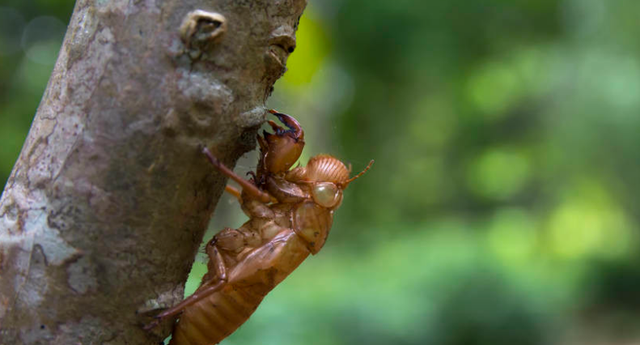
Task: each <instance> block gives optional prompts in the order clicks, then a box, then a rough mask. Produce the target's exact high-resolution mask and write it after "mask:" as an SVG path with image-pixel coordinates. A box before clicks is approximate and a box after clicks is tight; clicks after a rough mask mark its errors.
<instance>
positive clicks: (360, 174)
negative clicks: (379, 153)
mask: <svg viewBox="0 0 640 345" xmlns="http://www.w3.org/2000/svg"><path fill="white" fill-rule="evenodd" d="M373 162H374V161H373V159H372V160H371V161H370V162H369V164H368V165H367V167H366V168H364V170H362V171H361V172H360V173H359V174H358V175H356V176H354V177H352V178H350V179H348V180H346V181H343V182H340V186H343V188H344V187H346V186H347V185H348V184H349V183H351V182H353V181H355V180H357V179H358V178H359V177H360V176H362V175H364V173H366V172H367V171H368V170H369V169H371V166H372V165H373Z"/></svg>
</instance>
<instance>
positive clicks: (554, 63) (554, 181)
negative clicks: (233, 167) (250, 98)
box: [0, 0, 640, 345]
mask: <svg viewBox="0 0 640 345" xmlns="http://www.w3.org/2000/svg"><path fill="white" fill-rule="evenodd" d="M72 7H73V2H72V1H71V0H3V3H2V4H1V5H0V29H1V30H0V80H1V84H0V138H1V139H0V142H1V145H0V182H2V183H4V181H6V179H7V177H8V175H9V173H10V170H11V168H12V166H13V163H14V162H15V159H16V158H17V156H18V153H19V151H20V148H21V146H22V142H23V140H24V138H25V136H26V133H27V131H28V129H29V125H30V123H31V120H32V116H33V114H34V113H35V111H36V108H37V106H38V103H39V101H40V98H41V96H42V93H43V91H44V88H45V86H46V84H47V81H48V78H49V74H50V72H51V69H52V68H53V64H54V61H55V58H56V56H57V51H58V49H59V45H60V43H61V41H62V37H63V35H64V30H65V26H66V23H68V20H69V16H70V14H71V11H72ZM638 13H640V2H637V1H630V0H628V1H625V0H512V1H505V0H464V1H463V0H429V1H426V0H423V1H419V0H414V1H403V0H395V1H389V0H343V1H340V0H311V4H310V5H309V7H308V9H307V11H306V12H305V15H304V17H303V19H302V22H301V25H300V31H299V33H298V48H297V50H296V52H295V53H294V54H293V56H292V57H291V58H290V60H289V72H287V74H286V76H285V77H284V78H283V79H282V80H280V81H278V83H277V84H276V93H275V94H274V96H273V97H272V99H271V100H270V104H269V106H271V107H274V108H276V109H279V110H281V111H283V112H287V113H290V114H293V115H295V116H296V117H297V118H298V119H299V120H300V122H301V123H302V125H303V126H304V128H305V129H306V136H307V139H308V141H307V143H308V144H307V148H306V151H305V156H304V161H306V159H307V158H308V157H309V156H310V155H314V154H317V153H322V152H330V153H333V154H335V155H337V156H338V157H340V158H341V159H343V160H344V161H347V162H351V163H352V164H353V166H354V170H356V171H358V170H360V169H362V168H363V167H364V166H365V165H366V163H367V162H368V161H369V160H370V159H375V160H376V164H375V165H374V167H373V169H372V170H371V171H370V172H369V173H368V174H367V175H365V176H364V177H363V178H362V179H360V180H358V181H357V182H356V183H353V184H352V185H351V186H350V187H349V189H348V190H347V192H346V196H345V201H344V203H343V206H342V208H341V209H340V210H339V211H338V212H337V214H336V218H335V222H334V226H333V231H332V234H331V236H330V239H329V241H328V243H327V245H326V246H325V248H324V249H323V251H322V252H321V253H320V254H319V255H318V256H316V257H313V258H310V259H309V260H308V261H307V262H305V263H304V264H303V265H302V266H301V267H300V268H299V269H298V270H297V271H296V272H294V274H293V275H292V276H291V277H290V278H289V279H287V280H286V281H285V282H284V283H283V284H281V285H280V286H279V287H277V288H276V289H275V290H274V291H273V292H272V293H271V294H270V295H269V296H268V297H267V298H266V300H265V302H264V303H263V304H262V306H261V307H260V308H259V309H258V311H257V312H256V314H255V315H254V316H253V317H252V318H251V319H250V321H249V322H247V323H246V324H245V325H244V326H243V327H242V328H241V329H240V330H239V331H238V332H236V333H235V334H233V335H232V336H231V337H229V338H228V339H227V340H225V341H224V342H223V344H227V345H231V344H266V345H270V344H274V345H275V344H278V345H285V344H312V345H324V344H326V345H340V344H345V345H347V344H381V345H383V344H384V345H388V344H438V345H439V344H442V345H466V344H487V345H489V344H525V345H526V344H563V345H565V344H566V345H573V344H576V345H578V344H581V345H582V344H585V345H591V344H593V345H596V344H598V345H600V344H602V345H604V344H608V345H618V344H619V345H629V344H640V324H639V323H638V322H639V321H640V312H639V308H640V267H639V266H638V265H637V264H636V263H637V262H639V261H638V257H639V253H640V252H639V250H638V245H639V236H638V222H639V221H640V204H639V203H638V201H637V197H636V196H637V194H638V192H640V180H639V179H638V176H640V174H639V173H640V149H639V148H640V136H639V135H638V133H639V130H640V116H639V115H640V39H639V37H640V20H639V19H638V18H639V17H638ZM255 162H256V156H255V153H254V154H253V155H252V154H249V155H247V157H246V158H244V159H243V160H242V161H241V162H240V164H239V167H238V168H237V170H238V171H240V172H243V171H247V170H250V169H252V168H253V167H254V166H255ZM238 212H239V208H238V207H237V204H235V203H234V202H233V200H231V199H230V198H225V199H223V200H222V201H221V202H220V207H219V209H218V210H217V211H216V217H215V219H214V221H213V223H214V224H213V225H212V233H213V232H214V231H215V230H217V229H221V228H222V227H224V226H232V227H238V226H239V225H241V224H242V222H243V221H244V218H243V216H242V215H241V214H239V213H238ZM207 236H210V235H207ZM203 273H204V256H202V258H200V259H199V260H197V262H196V265H195V266H194V278H192V279H190V280H189V282H188V284H187V290H188V291H193V290H194V289H195V287H196V285H197V283H198V280H199V278H198V275H200V276H201V275H202V274H203Z"/></svg>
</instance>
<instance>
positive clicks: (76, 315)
mask: <svg viewBox="0 0 640 345" xmlns="http://www.w3.org/2000/svg"><path fill="white" fill-rule="evenodd" d="M305 5H306V1H305V0H243V1H242V0H241V1H238V0H208V1H204V0H182V1H176V0H167V1H158V0H145V1H130V0H110V1H89V0H78V2H77V3H76V7H75V10H74V13H73V17H72V19H71V23H70V25H69V30H68V32H67V35H66V37H65V41H64V44H63V47H62V49H61V51H60V56H59V57H58V61H57V63H56V66H55V69H54V71H53V74H52V76H51V79H50V81H49V85H48V86H47V90H46V91H45V94H44V96H43V99H42V102H41V104H40V107H39V108H38V112H37V114H36V118H35V120H34V123H33V125H32V128H31V131H30V132H29V136H28V137H27V140H26V142H25V144H24V147H23V149H22V152H21V154H20V157H19V159H18V161H17V163H16V165H15V167H14V169H13V171H12V173H11V176H10V178H9V181H8V183H7V185H6V187H5V190H4V192H3V194H2V199H1V200H0V277H1V279H0V343H1V344H76V343H87V344H88V343H100V344H102V343H104V344H125V343H127V344H152V343H153V344H157V343H158V341H160V340H161V339H162V338H163V337H164V336H166V335H167V334H168V331H169V328H168V327H164V329H163V330H162V332H161V334H152V333H149V332H145V331H143V330H142V327H141V325H142V324H143V323H145V322H147V321H148V318H146V317H145V314H144V312H145V311H148V310H152V309H154V308H160V307H166V306H168V305H171V304H174V303H176V302H178V301H180V300H181V299H182V289H183V283H184V281H185V280H186V277H187V274H188V273H189V270H190V268H191V264H192V262H193V259H194V256H195V253H196V251H197V248H198V246H199V244H200V242H201V240H202V236H203V233H204V231H205V229H206V226H207V223H208V221H209V219H210V216H211V213H212V212H213V209H214V208H215V206H216V200H217V199H218V197H219V196H220V194H221V193H222V191H223V190H224V185H225V182H226V180H225V178H223V176H221V175H220V174H219V173H217V172H216V171H215V170H214V169H213V168H212V167H211V166H210V165H209V163H208V162H207V160H206V159H205V157H204V156H203V155H202V153H201V150H202V147H203V146H205V145H206V146H207V147H209V148H210V149H211V150H212V151H213V152H214V154H215V155H216V156H217V157H218V158H220V159H221V161H223V162H224V163H225V164H226V165H228V166H233V165H235V161H236V159H237V158H238V157H239V156H240V155H242V154H243V153H244V152H246V151H248V150H251V149H253V148H254V146H255V133H256V130H257V128H258V127H259V126H260V124H261V123H262V122H263V121H264V119H265V109H264V102H265V100H266V98H267V97H268V96H269V94H270V93H271V90H272V86H273V83H275V81H276V80H277V79H278V78H279V77H280V76H281V75H282V73H284V70H285V64H286V59H287V57H288V55H289V53H290V52H291V51H293V48H294V45H295V30H296V29H297V24H298V20H299V17H300V15H301V14H302V11H303V9H304V7H305Z"/></svg>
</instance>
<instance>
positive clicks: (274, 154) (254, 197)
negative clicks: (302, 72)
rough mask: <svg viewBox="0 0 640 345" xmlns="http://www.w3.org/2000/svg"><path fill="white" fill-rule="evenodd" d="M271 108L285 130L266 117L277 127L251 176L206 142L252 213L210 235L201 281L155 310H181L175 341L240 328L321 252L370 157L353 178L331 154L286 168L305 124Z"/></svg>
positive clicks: (183, 344) (218, 336)
mask: <svg viewBox="0 0 640 345" xmlns="http://www.w3.org/2000/svg"><path fill="white" fill-rule="evenodd" d="M270 112H271V113H272V114H274V115H275V116H277V117H278V119H279V120H280V121H281V122H282V123H284V124H285V126H286V127H287V128H288V129H284V128H282V127H280V126H278V125H277V124H276V123H275V122H273V121H269V125H270V126H271V127H272V128H273V130H274V132H275V133H267V132H266V131H265V132H264V134H263V136H262V137H261V136H258V142H259V144H260V161H259V163H258V167H257V169H256V173H255V174H253V177H252V178H251V180H245V179H243V178H241V177H240V176H238V175H236V174H235V173H234V172H233V171H231V170H230V169H229V168H227V167H226V166H224V165H223V164H222V163H221V162H220V161H219V160H218V159H217V158H216V157H214V156H213V154H211V152H210V151H209V150H208V149H206V148H205V149H204V153H205V155H206V156H207V157H208V159H209V161H210V162H211V163H212V164H213V165H214V166H215V167H216V168H217V169H218V170H220V171H221V172H222V173H223V174H225V175H227V176H228V177H230V178H231V179H233V180H234V181H236V182H238V183H239V184H240V186H241V187H242V192H240V191H238V190H236V189H235V188H233V187H229V186H228V187H227V191H228V192H230V193H231V194H233V195H235V196H236V197H237V198H238V200H239V202H240V204H241V206H242V210H243V211H244V212H245V213H246V214H247V216H249V218H250V219H249V220H248V221H247V222H246V223H245V224H244V225H242V226H241V227H240V228H239V229H231V228H225V229H224V230H222V231H220V232H219V233H218V234H217V235H215V236H214V237H213V239H212V240H211V241H209V243H208V244H207V246H206V253H207V255H208V256H209V263H208V272H207V274H206V275H205V276H204V277H203V279H202V284H201V285H200V287H199V288H198V289H197V290H196V292H195V293H194V294H193V295H191V296H190V297H188V298H187V299H185V300H184V301H182V302H181V303H179V304H178V305H176V306H174V307H172V308H170V309H168V310H166V311H164V312H163V313H161V314H159V315H158V316H157V318H158V319H159V320H160V319H165V318H167V317H171V316H174V315H177V314H180V313H181V315H180V320H179V321H178V323H177V324H176V325H175V329H174V331H173V338H172V340H171V344H173V345H205V344H206V345H208V344H217V343H219V342H220V341H221V340H222V339H224V338H226V337H227V336H228V335H230V334H231V333H233V332H234V331H235V330H236V329H237V328H238V327H240V325H242V324H243V323H244V322H245V321H246V320H247V319H248V318H249V316H251V314H252V313H253V312H254V311H255V310H256V308H257V307H258V305H259V304H260V302H261V301H262V299H263V298H264V297H265V296H266V295H267V294H268V293H269V291H271V290H272V289H273V288H274V287H275V286H276V285H278V283H280V282H281V281H282V280H283V279H284V278H286V277H287V276H288V275H289V274H290V273H291V272H293V270H295V269H296V267H298V265H300V264H301V263H302V262H303V261H304V260H305V259H306V258H307V256H309V254H316V253H318V251H320V249H321V248H322V246H323V245H324V243H325V241H326V239H327V236H328V235H329V230H330V229H331V224H332V222H333V212H334V211H335V210H336V209H337V208H338V207H339V206H340V204H341V202H342V191H343V190H344V189H345V188H346V187H347V186H348V185H349V183H350V182H352V181H353V180H355V179H357V178H358V177H360V176H361V175H362V174H364V173H365V172H366V171H367V170H368V169H369V168H370V167H371V165H372V164H373V161H371V162H370V163H369V165H368V166H367V167H366V168H365V169H364V170H363V171H362V172H361V173H360V174H358V175H356V176H354V177H352V178H349V172H350V171H349V170H350V169H347V167H346V166H345V165H344V164H343V163H342V162H341V161H340V160H338V159H337V158H335V157H332V156H330V155H318V156H315V157H313V158H311V159H310V160H309V162H308V164H307V166H306V167H297V168H294V169H291V167H292V166H293V164H294V163H295V162H296V160H298V158H299V157H300V154H301V153H302V149H303V148H304V131H303V130H302V128H301V127H300V124H299V123H298V122H297V121H296V120H295V119H294V118H293V117H291V116H289V115H286V114H281V113H278V112H276V111H273V110H271V111H270ZM155 324H157V322H156V323H154V325H155ZM152 326H153V325H152Z"/></svg>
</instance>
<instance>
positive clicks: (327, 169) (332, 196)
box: [286, 154, 373, 208]
mask: <svg viewBox="0 0 640 345" xmlns="http://www.w3.org/2000/svg"><path fill="white" fill-rule="evenodd" d="M372 164H373V161H371V162H370V163H369V165H368V166H367V167H366V168H365V169H364V170H363V171H362V172H361V173H360V174H358V175H356V176H354V177H353V178H349V172H350V170H351V169H348V168H347V167H346V166H345V165H344V163H342V162H341V161H340V160H339V159H337V158H335V157H333V156H330V155H324V154H323V155H317V156H314V157H312V158H311V159H310V160H309V163H308V164H307V166H306V167H298V168H295V169H293V170H291V171H290V172H289V173H287V175H286V179H287V180H289V181H292V182H298V183H306V184H309V185H310V186H311V196H312V197H313V200H314V201H315V202H316V203H317V204H318V205H320V206H322V207H326V208H337V207H338V206H340V203H341V202H342V191H343V190H344V189H345V188H347V186H348V185H349V183H350V182H352V181H354V180H355V179H357V178H358V177H360V176H362V174H364V173H365V172H366V171H367V170H369V168H370V167H371V165H372Z"/></svg>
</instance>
